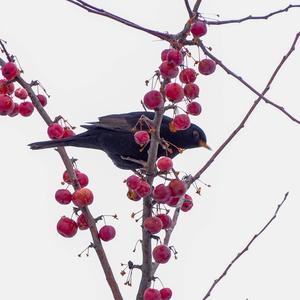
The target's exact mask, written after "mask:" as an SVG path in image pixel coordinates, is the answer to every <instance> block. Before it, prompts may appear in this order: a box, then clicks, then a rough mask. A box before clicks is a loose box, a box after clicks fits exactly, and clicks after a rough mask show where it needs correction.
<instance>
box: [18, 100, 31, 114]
mask: <svg viewBox="0 0 300 300" xmlns="http://www.w3.org/2000/svg"><path fill="white" fill-rule="evenodd" d="M33 111H34V106H33V104H32V103H31V102H29V101H24V102H22V103H20V104H19V113H20V115H21V116H23V117H29V116H30V115H32V113H33Z"/></svg>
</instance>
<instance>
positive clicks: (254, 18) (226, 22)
mask: <svg viewBox="0 0 300 300" xmlns="http://www.w3.org/2000/svg"><path fill="white" fill-rule="evenodd" d="M299 7H300V4H290V5H288V6H287V7H286V8H283V9H279V10H276V11H274V12H271V13H269V14H267V15H264V16H251V15H250V16H248V17H244V18H241V19H235V20H224V21H206V23H207V24H209V25H225V24H233V23H242V22H245V21H249V20H267V19H269V18H270V17H272V16H274V15H278V14H280V13H283V12H287V11H288V10H290V9H292V8H299Z"/></svg>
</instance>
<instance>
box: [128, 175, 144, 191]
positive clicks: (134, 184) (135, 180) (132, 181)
mask: <svg viewBox="0 0 300 300" xmlns="http://www.w3.org/2000/svg"><path fill="white" fill-rule="evenodd" d="M141 182H142V180H141V178H140V177H138V176H135V175H131V176H129V177H128V178H127V179H126V184H127V186H128V187H129V188H130V189H131V190H136V189H137V188H139V187H140V185H141Z"/></svg>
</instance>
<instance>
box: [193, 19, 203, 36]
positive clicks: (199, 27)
mask: <svg viewBox="0 0 300 300" xmlns="http://www.w3.org/2000/svg"><path fill="white" fill-rule="evenodd" d="M206 32H207V26H206V24H205V23H204V22H203V21H196V22H195V23H193V24H192V26H191V33H192V34H193V36H195V37H200V36H203V35H205V34H206Z"/></svg>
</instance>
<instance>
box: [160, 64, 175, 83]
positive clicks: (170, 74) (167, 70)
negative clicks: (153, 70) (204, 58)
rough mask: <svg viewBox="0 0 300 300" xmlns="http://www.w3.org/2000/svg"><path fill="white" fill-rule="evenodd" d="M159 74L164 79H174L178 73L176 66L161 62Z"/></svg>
mask: <svg viewBox="0 0 300 300" xmlns="http://www.w3.org/2000/svg"><path fill="white" fill-rule="evenodd" d="M159 71H160V74H161V76H162V77H163V78H165V79H171V78H175V77H176V76H177V75H178V73H179V69H178V67H177V66H174V65H170V64H169V63H168V62H167V61H163V62H162V63H161V65H160V66H159Z"/></svg>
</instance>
